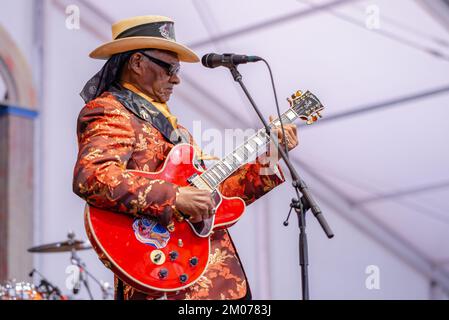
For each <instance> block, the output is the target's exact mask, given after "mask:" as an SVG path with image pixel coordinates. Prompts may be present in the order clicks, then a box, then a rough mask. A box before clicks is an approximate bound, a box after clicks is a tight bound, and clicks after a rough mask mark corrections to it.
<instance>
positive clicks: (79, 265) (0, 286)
mask: <svg viewBox="0 0 449 320" xmlns="http://www.w3.org/2000/svg"><path fill="white" fill-rule="evenodd" d="M90 249H92V246H91V245H90V244H89V243H86V242H85V241H82V240H77V239H75V234H74V233H73V232H69V233H68V235H67V240H65V241H61V242H55V243H49V244H44V245H40V246H36V247H31V248H29V249H28V252H31V253H62V252H70V262H71V265H72V266H73V267H74V268H73V270H75V272H74V275H73V277H71V279H72V281H71V282H70V281H69V283H70V289H71V290H72V292H73V295H77V294H78V293H79V291H80V289H81V286H82V285H83V286H84V287H85V288H86V290H87V293H88V295H89V298H90V299H91V300H93V299H94V297H93V295H92V292H91V290H90V287H89V282H88V280H89V279H92V280H93V281H94V282H95V283H96V284H98V285H99V286H100V289H101V292H102V298H103V299H109V298H110V297H111V296H112V294H113V288H112V287H111V286H110V285H109V283H107V282H103V281H99V280H98V279H97V278H95V277H94V276H93V275H92V274H91V273H90V272H89V271H87V269H86V264H85V263H84V262H83V261H82V260H81V258H80V257H79V256H78V254H77V252H78V251H81V250H90ZM29 276H30V277H31V278H33V279H34V277H36V276H37V277H38V278H39V284H38V285H35V284H33V283H30V282H26V281H20V282H18V281H16V280H10V281H6V282H4V283H0V300H72V299H75V298H74V297H73V296H69V295H64V294H62V293H61V290H60V289H59V288H58V287H56V286H55V285H53V284H52V283H51V282H50V281H48V279H47V278H45V277H44V276H43V275H42V274H41V273H40V272H39V271H38V270H36V269H33V270H32V271H31V272H30V273H29ZM66 284H67V282H66ZM68 287H69V286H68Z"/></svg>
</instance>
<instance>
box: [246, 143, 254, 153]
mask: <svg viewBox="0 0 449 320" xmlns="http://www.w3.org/2000/svg"><path fill="white" fill-rule="evenodd" d="M245 148H246V150H248V151H249V152H250V153H253V152H254V151H255V150H254V148H253V147H252V146H251V145H250V144H249V142H248V143H247V144H245Z"/></svg>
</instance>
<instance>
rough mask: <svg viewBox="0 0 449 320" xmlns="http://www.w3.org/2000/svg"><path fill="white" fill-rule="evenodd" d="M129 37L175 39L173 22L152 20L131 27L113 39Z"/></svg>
mask: <svg viewBox="0 0 449 320" xmlns="http://www.w3.org/2000/svg"><path fill="white" fill-rule="evenodd" d="M129 37H156V38H164V39H167V40H172V41H176V40H175V28H174V23H173V22H169V21H163V22H152V23H147V24H141V25H138V26H135V27H132V28H129V29H127V30H125V31H123V32H122V33H120V34H119V35H118V36H117V37H116V38H115V39H123V38H129Z"/></svg>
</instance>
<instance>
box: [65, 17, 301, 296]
mask: <svg viewBox="0 0 449 320" xmlns="http://www.w3.org/2000/svg"><path fill="white" fill-rule="evenodd" d="M112 31H113V38H114V40H113V41H111V42H109V43H106V44H104V45H102V46H100V47H99V48H97V49H96V50H95V51H93V52H92V53H91V55H90V56H91V57H92V58H101V59H108V62H107V63H106V64H105V66H104V67H103V69H102V70H101V71H100V72H99V73H98V74H97V75H95V76H94V77H93V78H92V79H91V80H89V82H88V83H87V84H86V86H85V88H84V89H83V91H82V93H81V96H82V97H83V99H84V100H85V102H86V105H85V107H84V108H83V109H82V110H81V112H80V115H79V118H78V128H77V129H78V143H79V154H78V159H77V163H76V165H75V170H74V180H73V190H74V192H75V193H76V194H77V195H79V196H80V197H82V198H83V199H85V200H86V201H87V202H88V203H89V204H90V205H92V206H97V207H100V208H103V209H108V210H111V211H116V212H119V213H122V214H128V215H133V216H136V217H142V216H146V217H151V218H152V219H156V220H157V221H158V222H159V223H160V224H161V225H163V226H167V225H169V224H170V222H171V221H172V219H173V218H174V214H175V210H178V211H179V212H182V213H183V214H185V215H187V216H190V220H191V221H192V222H201V221H202V220H203V219H207V218H209V217H210V216H211V215H213V214H214V208H213V204H212V199H211V196H210V193H209V192H208V191H205V190H200V189H197V188H194V187H179V186H177V185H174V184H172V183H170V182H161V181H158V183H154V182H155V181H152V180H151V179H148V178H145V177H140V176H136V175H131V174H129V173H128V172H127V171H128V170H142V171H150V172H154V171H158V170H159V169H160V168H161V167H162V166H163V164H164V160H165V158H166V156H167V154H168V153H169V152H170V150H171V148H172V147H173V146H174V145H175V144H176V143H179V142H188V143H190V144H192V145H195V146H196V144H195V142H194V141H193V139H192V136H191V135H190V134H189V133H188V132H187V130H185V128H184V127H182V126H181V125H179V124H178V122H177V117H175V116H174V115H172V114H171V113H170V110H169V108H168V106H167V104H166V102H167V101H168V100H169V98H170V96H171V94H172V93H173V88H174V87H175V86H176V85H178V84H180V78H179V75H178V71H179V67H180V61H183V62H198V61H199V59H198V57H197V55H196V54H195V53H194V52H193V51H191V50H190V49H188V48H186V47H185V46H183V45H181V44H179V43H177V42H176V41H175V37H174V23H173V21H172V20H170V19H169V18H166V17H160V16H143V17H135V18H131V19H127V20H123V21H120V22H118V23H117V24H115V25H113V27H112ZM285 133H286V136H287V138H288V139H283V141H286V142H287V143H288V148H289V149H292V148H294V147H295V146H297V145H298V140H297V136H296V127H295V126H293V125H289V126H286V127H285ZM278 136H279V137H281V138H282V134H281V133H280V132H278ZM199 154H200V155H201V154H202V153H201V152H200V153H199ZM201 160H202V159H201V157H200V158H199V159H198V161H200V162H201ZM269 166H270V164H261V163H260V162H257V163H252V164H247V165H245V166H243V167H241V168H239V169H238V170H237V171H236V172H235V173H234V174H232V175H231V176H230V177H229V178H228V179H226V180H225V181H224V182H223V183H222V184H221V186H220V188H219V190H220V191H221V193H222V194H223V195H225V196H238V197H241V198H242V199H243V200H244V201H245V202H246V204H247V205H248V204H250V203H252V202H253V201H255V200H256V199H257V198H259V197H261V196H262V195H263V194H265V193H266V192H268V191H270V190H271V189H273V188H274V187H275V186H277V185H279V184H280V183H282V182H283V177H282V174H281V173H280V172H279V171H278V168H277V166H276V167H273V168H271V169H273V170H272V171H271V173H270V174H267V175H266V174H261V172H262V169H263V168H264V167H269ZM129 254H132V252H130V253H129ZM209 261H210V263H209V266H208V269H207V270H206V272H205V274H204V275H203V276H202V277H201V278H200V280H199V281H197V282H196V283H195V284H193V285H192V286H190V287H188V288H187V289H184V290H180V291H178V292H173V293H168V294H167V295H164V294H163V293H162V292H157V291H155V292H153V293H150V294H148V293H146V294H145V293H142V292H139V291H137V290H136V289H134V288H132V287H131V286H129V285H127V284H126V283H123V282H122V281H121V280H120V279H117V278H116V281H115V286H116V298H118V299H119V298H121V299H158V298H161V297H167V298H169V299H250V298H251V293H250V289H249V286H248V283H247V280H246V276H245V273H244V270H243V268H242V266H241V263H240V259H239V257H238V254H237V252H236V250H235V247H234V244H233V243H232V240H231V238H230V236H229V233H228V231H227V230H217V231H215V232H214V233H213V234H212V235H211V252H210V260H209Z"/></svg>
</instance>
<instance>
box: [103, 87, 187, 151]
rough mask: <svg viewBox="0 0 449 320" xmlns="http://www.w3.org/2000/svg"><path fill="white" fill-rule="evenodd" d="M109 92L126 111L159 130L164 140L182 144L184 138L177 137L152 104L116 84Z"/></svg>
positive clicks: (181, 136)
mask: <svg viewBox="0 0 449 320" xmlns="http://www.w3.org/2000/svg"><path fill="white" fill-rule="evenodd" d="M109 92H111V94H112V95H113V96H114V97H115V98H116V99H117V100H118V101H119V102H120V103H121V104H122V105H123V106H125V108H126V109H128V110H129V111H131V112H132V113H133V114H135V115H136V116H137V117H139V118H140V119H142V120H144V121H146V122H148V123H150V124H151V125H152V126H154V127H155V128H156V129H157V130H159V132H160V133H161V134H162V135H163V136H164V138H165V139H167V140H168V141H170V142H171V143H173V144H178V143H181V142H184V140H185V137H183V135H179V133H178V132H177V130H175V128H173V126H172V125H171V123H170V122H169V121H168V119H167V118H166V117H165V116H164V115H163V114H162V113H161V112H160V111H159V110H158V109H157V108H156V107H155V106H154V105H153V104H152V103H150V102H149V101H147V100H146V99H144V98H142V97H141V96H139V95H138V94H136V93H134V92H132V91H131V90H128V89H126V88H123V87H121V86H119V85H118V84H117V85H114V86H112V87H111V88H109Z"/></svg>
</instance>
